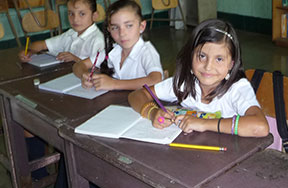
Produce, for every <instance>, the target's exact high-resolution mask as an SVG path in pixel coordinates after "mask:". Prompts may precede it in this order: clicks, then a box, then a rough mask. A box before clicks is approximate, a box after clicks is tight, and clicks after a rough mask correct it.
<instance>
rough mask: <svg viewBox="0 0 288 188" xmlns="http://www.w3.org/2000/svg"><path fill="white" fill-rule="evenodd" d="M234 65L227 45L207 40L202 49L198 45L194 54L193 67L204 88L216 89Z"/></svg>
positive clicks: (207, 89) (208, 89)
mask: <svg viewBox="0 0 288 188" xmlns="http://www.w3.org/2000/svg"><path fill="white" fill-rule="evenodd" d="M232 67H233V61H232V58H231V54H230V51H229V49H228V47H227V45H226V44H225V43H224V42H222V43H211V42H207V43H205V44H204V46H203V47H202V49H201V51H200V47H199V46H198V47H197V48H196V50H195V53H194V55H193V63H192V69H193V72H194V74H195V76H196V77H197V79H198V80H199V83H200V87H201V89H202V90H205V91H207V92H209V91H211V90H212V89H215V88H216V87H217V86H218V85H219V84H220V82H221V81H222V80H223V79H224V78H225V76H226V75H227V74H228V72H229V70H231V68H232Z"/></svg>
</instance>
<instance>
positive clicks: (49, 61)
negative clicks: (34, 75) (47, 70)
mask: <svg viewBox="0 0 288 188" xmlns="http://www.w3.org/2000/svg"><path fill="white" fill-rule="evenodd" d="M28 63H29V64H31V65H34V66H36V67H40V68H41V67H47V66H51V65H55V64H58V63H61V62H60V61H59V60H57V59H56V57H55V56H53V55H50V54H48V53H43V54H34V55H32V56H31V61H29V62H28Z"/></svg>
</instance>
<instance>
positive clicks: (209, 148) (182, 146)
mask: <svg viewBox="0 0 288 188" xmlns="http://www.w3.org/2000/svg"><path fill="white" fill-rule="evenodd" d="M169 146H170V147H179V148H191V149H203V150H214V151H227V148H226V147H218V146H203V145H192V144H181V143H171V144H169Z"/></svg>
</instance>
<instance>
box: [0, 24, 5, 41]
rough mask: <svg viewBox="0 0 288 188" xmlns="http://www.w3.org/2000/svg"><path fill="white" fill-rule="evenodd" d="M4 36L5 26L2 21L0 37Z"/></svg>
mask: <svg viewBox="0 0 288 188" xmlns="http://www.w3.org/2000/svg"><path fill="white" fill-rule="evenodd" d="M3 36H4V28H3V24H2V23H0V39H1V38H2V37H3Z"/></svg>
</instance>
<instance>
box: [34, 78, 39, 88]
mask: <svg viewBox="0 0 288 188" xmlns="http://www.w3.org/2000/svg"><path fill="white" fill-rule="evenodd" d="M33 83H34V86H38V85H39V84H40V80H39V79H38V78H35V79H34V80H33Z"/></svg>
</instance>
